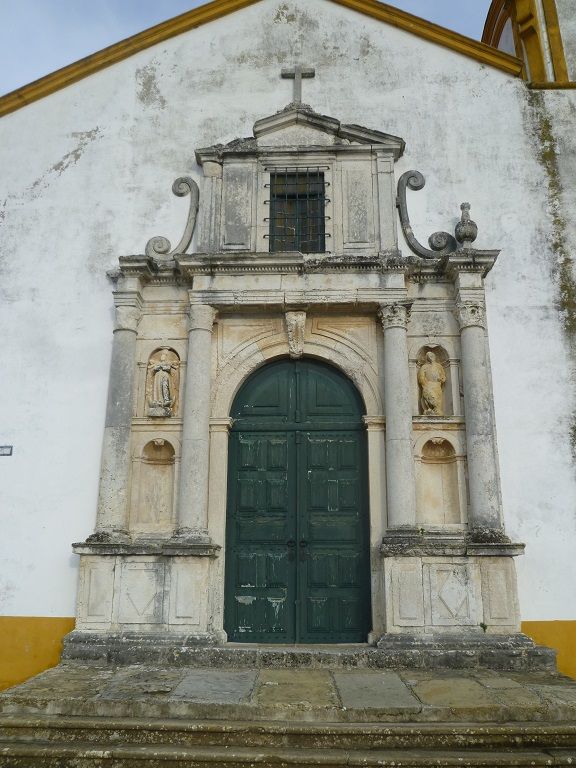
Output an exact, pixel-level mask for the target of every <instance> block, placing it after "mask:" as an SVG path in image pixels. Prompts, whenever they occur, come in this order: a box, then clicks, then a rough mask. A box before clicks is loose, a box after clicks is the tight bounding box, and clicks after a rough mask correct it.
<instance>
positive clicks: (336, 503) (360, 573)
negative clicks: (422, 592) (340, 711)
mask: <svg viewBox="0 0 576 768" xmlns="http://www.w3.org/2000/svg"><path fill="white" fill-rule="evenodd" d="M363 412H364V408H363V404H362V401H361V398H360V396H359V394H358V392H357V390H356V388H355V387H354V385H353V384H352V382H351V381H350V380H349V379H347V378H346V376H344V375H343V374H342V373H340V372H339V371H338V370H336V369H335V368H333V367H331V366H329V365H326V364H324V363H320V362H317V361H314V360H281V361H279V362H275V363H270V364H268V365H266V366H264V367H263V368H261V369H259V370H258V371H257V372H256V373H254V374H253V375H252V376H250V378H248V380H247V381H246V382H245V383H244V384H243V386H242V387H241V389H240V391H239V392H238V394H237V396H236V398H235V400H234V404H233V407H232V413H231V416H232V418H233V419H234V426H233V428H232V432H231V444H230V460H229V470H228V512H227V535H226V594H225V629H226V632H227V633H228V639H229V640H230V641H234V642H254V643H256V642H257V643H358V642H365V641H366V638H367V634H368V632H369V630H370V626H369V625H370V615H371V612H370V553H369V524H368V489H367V485H368V484H367V461H366V434H365V431H364V425H363V422H362V414H363Z"/></svg>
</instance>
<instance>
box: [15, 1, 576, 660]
mask: <svg viewBox="0 0 576 768" xmlns="http://www.w3.org/2000/svg"><path fill="white" fill-rule="evenodd" d="M228 5H230V4H229V3H228V4H226V3H213V4H210V5H209V6H204V7H203V8H200V9H198V10H197V11H192V12H190V14H185V15H184V16H183V17H180V19H181V20H182V22H181V23H182V24H188V25H189V27H187V28H186V29H182V30H180V31H179V28H178V23H177V22H178V20H174V24H173V25H172V27H169V28H170V34H168V33H167V32H166V30H167V29H168V27H166V28H165V29H164V32H163V33H162V34H163V35H164V37H163V38H162V39H160V38H158V39H157V41H156V42H155V43H154V45H152V46H150V45H149V44H147V47H143V48H142V50H140V51H138V52H137V53H134V54H133V55H132V56H130V57H129V58H124V59H123V60H122V61H118V62H116V63H114V64H113V66H110V67H108V68H106V69H99V70H98V72H95V73H94V74H91V76H90V77H87V78H84V79H82V80H81V81H79V82H77V83H76V84H72V85H69V86H68V87H67V88H65V89H63V90H57V91H55V92H54V93H52V94H51V95H47V96H46V97H45V98H43V99H41V100H38V101H36V102H35V103H33V104H30V105H29V106H26V107H25V108H24V109H19V110H17V111H12V112H11V113H10V114H6V116H5V117H4V118H3V119H2V122H1V123H0V127H1V129H2V130H4V131H5V132H6V133H5V136H6V140H5V141H4V142H3V153H5V154H4V159H3V163H4V165H5V166H6V167H7V168H8V173H7V174H6V183H7V187H6V201H5V203H4V224H5V233H6V237H5V242H6V244H7V247H6V249H5V254H6V255H5V256H4V259H3V265H2V266H3V271H4V273H3V274H4V278H3V284H4V286H5V288H4V293H5V295H4V299H5V300H4V302H3V304H4V306H5V308H6V310H7V311H6V315H5V319H6V324H7V325H6V327H7V328H8V329H9V331H8V333H7V343H8V345H9V354H8V359H10V360H17V361H21V363H20V365H21V366H23V368H22V369H24V366H25V369H26V370H27V371H29V375H27V376H26V377H24V376H22V377H20V376H18V377H14V381H13V382H12V383H10V381H9V382H8V388H9V393H10V392H11V391H12V390H11V389H10V388H11V387H15V388H16V387H17V389H18V393H16V389H15V390H14V392H12V394H8V396H7V398H6V402H16V401H18V400H19V401H20V402H21V403H22V408H21V409H16V408H9V409H8V411H7V413H8V417H9V418H7V419H5V420H4V421H5V423H6V424H9V425H12V426H11V427H10V428H9V430H8V433H7V434H8V437H7V438H6V448H5V454H6V455H5V457H3V458H2V461H3V464H4V466H3V467H2V468H3V470H5V471H6V480H5V481H3V486H4V487H5V488H6V489H7V499H8V505H9V506H8V509H9V511H10V515H9V518H10V522H9V524H8V526H7V535H6V537H5V541H4V545H3V546H4V547H6V553H5V562H6V570H5V574H4V576H3V579H4V582H3V585H4V586H3V592H2V595H3V601H4V604H5V612H6V614H7V618H6V622H7V626H8V625H9V624H10V622H12V623H13V626H15V627H17V628H18V626H20V628H21V627H23V626H24V625H23V624H22V623H20V625H18V624H17V622H18V621H19V617H23V616H27V617H30V618H29V619H28V626H27V629H28V630H29V631H30V634H31V637H32V638H33V637H34V632H35V631H37V632H38V631H39V630H38V629H36V630H35V629H34V627H35V624H34V618H35V617H36V618H37V619H38V621H40V620H43V621H45V622H48V624H47V625H46V624H45V625H44V626H45V627H46V626H51V629H50V630H49V632H50V631H51V632H52V633H53V635H54V638H55V639H56V640H59V639H60V636H61V635H62V634H63V632H62V628H63V626H64V624H63V623H62V622H65V621H66V620H67V619H66V618H64V619H62V617H71V616H73V615H74V616H75V629H74V631H73V632H72V634H70V635H68V637H67V638H66V640H65V653H66V655H68V656H69V657H81V658H98V657H108V658H109V657H110V655H111V654H112V656H113V655H114V653H115V652H116V650H117V649H120V648H122V647H125V645H126V643H127V642H130V643H131V649H132V653H134V654H135V658H145V657H147V655H149V654H151V653H154V649H158V648H159V647H161V648H168V649H173V650H174V649H176V650H179V651H181V652H184V651H185V649H186V648H187V647H192V646H195V645H198V644H209V645H226V644H230V643H264V644H270V643H272V644H316V643H321V644H327V643H338V644H339V643H369V644H378V645H379V646H380V647H381V648H388V647H402V643H403V642H405V643H410V644H412V645H414V643H416V644H417V645H418V644H420V646H421V647H422V648H425V647H426V646H427V645H430V644H434V643H438V642H440V639H441V641H442V642H443V643H445V644H446V643H447V644H448V645H452V646H454V647H457V646H458V644H460V645H462V646H463V645H464V644H466V643H473V642H474V641H475V640H479V641H482V642H484V643H486V642H487V641H489V639H490V638H493V639H494V642H495V643H497V642H498V641H499V640H501V639H502V638H503V637H504V638H508V640H509V641H510V642H511V643H514V642H516V643H518V644H519V645H518V647H524V645H522V644H523V643H524V640H523V639H522V636H521V635H520V630H521V629H524V630H525V631H528V632H529V633H530V630H532V634H533V635H534V636H535V638H536V640H538V641H543V642H548V643H550V644H552V645H554V644H556V646H557V647H558V648H559V649H560V650H561V651H562V650H563V649H564V648H565V647H566V644H568V646H569V645H570V644H573V643H574V634H571V633H572V632H573V627H574V620H575V619H576V616H575V611H576V605H575V604H574V601H571V600H570V598H567V597H566V585H567V584H570V583H571V580H572V579H573V576H574V574H573V569H574V565H573V558H572V557H571V554H570V553H571V549H572V542H573V537H574V534H575V533H576V531H575V530H574V528H575V523H574V518H573V513H572V507H573V504H572V501H573V499H574V495H575V492H576V486H575V482H574V480H575V478H574V471H573V470H574V467H573V456H572V446H571V441H572V434H573V428H572V419H573V402H574V393H573V384H572V377H571V372H572V370H573V349H572V330H573V322H574V321H573V317H572V313H573V300H572V291H573V287H572V286H573V276H572V262H571V257H570V254H571V252H572V251H571V248H572V246H573V244H574V240H575V238H576V228H575V227H574V225H573V222H572V221H571V220H570V218H569V216H568V213H567V211H569V209H570V201H571V200H572V199H573V197H574V196H575V195H576V190H575V189H574V186H573V183H572V184H570V182H569V179H570V174H571V166H570V163H573V162H574V161H573V159H571V157H570V153H571V147H572V146H573V141H574V140H573V137H572V136H571V133H570V130H569V118H570V114H571V113H572V111H573V103H574V98H573V97H572V93H571V88H570V83H572V80H571V79H570V76H572V77H575V76H576V73H575V74H572V75H570V71H569V67H570V66H571V64H570V62H571V60H570V55H569V50H570V49H569V45H568V44H567V45H566V55H565V56H564V66H565V72H566V74H567V77H565V78H564V79H563V80H562V82H560V81H559V78H561V77H563V76H562V74H561V73H560V69H558V64H557V61H558V48H557V47H556V48H554V46H553V45H551V44H549V46H548V48H546V46H545V45H544V44H543V43H542V45H541V46H540V48H539V49H538V50H539V51H540V52H541V55H542V67H543V70H542V71H543V72H544V74H545V75H546V76H547V77H548V81H547V82H545V83H542V82H540V83H536V81H535V80H534V76H533V75H528V77H530V78H531V82H532V85H533V87H532V88H528V87H527V85H526V81H525V79H523V78H522V77H521V75H522V74H524V75H525V76H526V71H527V70H528V69H530V66H532V69H533V71H534V72H536V71H537V70H536V65H537V63H538V60H537V59H536V58H534V57H535V54H534V52H533V51H532V50H531V49H530V50H529V49H528V47H526V46H525V47H524V48H521V46H522V45H523V43H522V39H523V38H522V37H521V34H520V33H521V31H522V30H523V29H525V27H522V25H521V24H520V22H519V21H518V18H519V16H518V14H519V13H520V11H521V10H522V9H521V8H520V6H521V4H520V3H519V4H518V8H515V9H511V6H510V4H493V9H492V11H493V13H492V15H493V17H494V18H493V20H492V22H491V23H492V27H493V28H492V30H491V34H492V36H493V37H494V36H497V33H498V30H500V32H501V34H502V39H503V40H504V41H506V40H507V39H508V38H506V35H505V34H504V31H505V30H506V29H507V28H508V27H507V26H506V25H509V26H510V28H511V29H512V30H517V36H516V38H514V39H515V40H516V43H517V44H518V45H519V46H520V49H519V50H515V52H516V53H519V54H521V55H522V56H524V53H522V51H525V61H524V63H523V62H522V60H521V59H519V58H516V57H515V56H513V55H510V54H508V53H505V52H499V51H497V50H496V49H494V48H488V47H487V46H483V45H481V44H476V43H473V42H472V41H468V45H467V46H466V45H465V42H466V41H465V39H464V38H462V40H459V39H456V42H454V40H453V39H452V37H451V35H452V34H453V33H446V34H444V32H446V31H444V32H443V31H442V30H440V28H436V27H434V25H428V24H426V23H424V22H419V23H418V25H417V26H416V28H414V21H413V20H412V18H411V17H408V16H407V14H402V13H401V12H395V11H393V9H390V8H389V7H387V6H382V9H380V10H379V11H378V13H380V14H381V17H379V16H378V13H376V12H374V13H372V12H369V11H370V9H371V8H372V6H373V5H374V4H370V3H352V2H350V3H334V2H331V1H330V0H313V2H306V3H303V2H301V1H300V0H290V2H279V1H278V0H261V2H255V3H246V2H244V3H241V2H238V3H236V5H237V6H238V7H237V8H234V9H231V8H228ZM232 5H234V4H232ZM496 5H498V8H496ZM500 5H501V6H502V7H501V8H500ZM224 6H226V8H225V7H224ZM368 6H370V8H369V7H368ZM548 7H549V4H548ZM232 10H233V11H234V12H233V13H232V12H231V11H232ZM372 10H374V9H372ZM512 11H514V13H516V12H518V14H517V15H516V16H514V13H513V12H512ZM562 13H563V10H562V4H561V3H559V4H558V8H557V15H556V19H557V21H558V29H563V30H565V32H566V36H567V37H569V35H568V32H569V31H570V25H569V24H566V25H565V26H564V25H562V24H561V20H562V18H563V17H562ZM202 14H204V15H205V16H206V18H204V17H203V16H202ZM211 14H212V15H211ZM387 14H392V15H391V16H387ZM548 18H549V17H548ZM494 19H495V20H494ZM489 22H490V18H489ZM402 23H404V27H403V26H402ZM168 24H170V23H168ZM410 25H412V26H410ZM195 27H197V28H195ZM414 29H416V34H415V33H414ZM549 29H550V25H548V27H547V26H546V25H543V26H541V27H538V32H539V34H540V35H541V37H542V38H543V36H544V32H546V30H549ZM488 33H490V30H488V32H487V33H486V34H488ZM550 40H552V37H550V38H549V42H550ZM490 42H492V43H497V42H498V41H497V40H495V39H493V40H491V41H490ZM536 53H538V51H537V52H536ZM535 62H536V63H535ZM555 62H556V69H554V66H555ZM572 85H573V83H572ZM539 86H541V87H539ZM9 97H10V95H9ZM9 97H6V99H8V98H9ZM40 125H41V126H42V129H41V134H42V138H43V141H42V142H40V140H39V136H40V133H39V131H40V128H39V126H40ZM32 147H33V148H34V151H31V148H32ZM64 150H66V151H64ZM174 179H176V181H174ZM171 186H172V191H173V193H174V195H175V196H174V195H172V194H171V193H170V187H171ZM177 198H182V200H181V201H180V200H178V199H177ZM463 200H468V201H469V202H463ZM472 217H473V218H474V219H476V221H477V224H476V223H475V222H474V221H473V220H472ZM439 228H441V231H436V230H438V229H439ZM444 229H447V230H450V231H444ZM431 233H432V234H431ZM167 235H169V239H168V237H167ZM428 236H429V237H428ZM172 243H174V245H172ZM7 254H11V257H8V255H7ZM131 254H136V255H131ZM106 393H107V394H106ZM17 394H18V396H17ZM19 410H20V411H21V413H20V414H19V413H18V411H19ZM10 430H11V431H10ZM102 437H103V442H102ZM9 443H10V445H9ZM10 462H12V465H10ZM11 466H15V468H14V469H13V470H11ZM32 476H33V477H34V478H35V483H34V484H33V485H32V486H31V485H30V482H29V481H30V478H31V477H32ZM26 479H27V480H26ZM71 540H74V541H75V542H76V543H75V544H74V545H73V551H74V555H73V559H71V556H70V554H69V552H67V547H68V546H69V544H70V543H71ZM24 543H25V544H26V546H23V544H24ZM524 544H526V554H524ZM517 562H518V566H519V567H518V576H517V571H516V563H517ZM52 617H54V622H53V623H52V624H51V618H52ZM58 617H60V619H62V621H61V622H60V623H57V619H58ZM39 626H40V625H38V624H37V625H36V627H39ZM70 628H72V626H70ZM44 631H45V630H44ZM495 647H496V646H495ZM572 647H573V645H572ZM118 652H119V651H118ZM568 671H569V670H568Z"/></svg>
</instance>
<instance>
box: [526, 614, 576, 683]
mask: <svg viewBox="0 0 576 768" xmlns="http://www.w3.org/2000/svg"><path fill="white" fill-rule="evenodd" d="M522 632H524V634H525V635H528V637H531V638H532V640H534V642H535V643H538V645H546V646H548V648H554V649H555V650H557V651H558V656H557V663H558V671H559V672H562V674H563V675H568V677H574V678H576V621H523V622H522Z"/></svg>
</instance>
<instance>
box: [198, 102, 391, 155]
mask: <svg viewBox="0 0 576 768" xmlns="http://www.w3.org/2000/svg"><path fill="white" fill-rule="evenodd" d="M360 146H370V147H379V148H381V149H383V150H385V151H387V152H388V153H389V154H390V155H392V156H393V157H394V160H398V158H399V157H401V156H402V154H403V152H404V147H405V143H404V140H403V139H401V138H400V137H398V136H392V135H391V134H388V133H383V132H382V131H376V130H373V129H371V128H364V127H363V126H360V125H352V124H351V125H346V124H344V123H341V122H340V121H339V120H336V119H335V118H333V117H328V116H326V115H320V114H319V113H317V112H315V111H314V110H313V109H312V108H311V107H309V106H308V105H306V104H299V103H293V104H289V105H288V106H287V107H285V108H284V109H283V110H281V111H280V112H277V113H276V114H274V115H271V116H270V117H264V118H262V119H261V120H257V121H256V123H255V124H254V136H253V137H248V138H244V139H234V140H233V141H231V142H229V143H228V144H217V145H215V146H212V147H206V148H204V149H199V150H198V151H197V152H196V159H197V161H198V163H199V164H200V165H202V164H203V163H204V162H205V161H210V160H215V159H217V158H218V159H219V158H222V156H224V155H238V154H240V155H242V154H254V153H257V152H258V151H262V150H266V149H267V148H269V147H270V148H282V147H298V148H300V147H307V148H310V147H317V148H335V149H336V148H337V149H342V148H344V147H360Z"/></svg>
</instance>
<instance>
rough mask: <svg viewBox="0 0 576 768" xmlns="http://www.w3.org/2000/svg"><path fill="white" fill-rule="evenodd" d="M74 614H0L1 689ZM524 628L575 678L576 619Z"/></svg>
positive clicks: (34, 666) (32, 669)
mask: <svg viewBox="0 0 576 768" xmlns="http://www.w3.org/2000/svg"><path fill="white" fill-rule="evenodd" d="M73 629H74V619H72V618H57V619H52V618H42V617H36V616H0V690H3V689H5V688H10V687H11V686H12V685H17V684H18V683H21V682H23V681H24V680H27V679H28V678H30V677H33V676H34V675H38V674H39V673H40V672H43V671H44V670H45V669H49V668H50V667H53V666H55V665H56V664H58V661H59V660H60V654H61V652H62V639H63V638H64V636H65V635H67V634H68V632H71V631H72V630H73ZM522 632H524V633H525V634H526V635H528V636H529V637H531V638H532V639H533V640H534V641H535V642H536V643H538V645H546V646H548V647H549V648H555V649H556V650H557V651H558V670H559V671H560V672H562V673H563V674H565V675H568V676H570V677H573V678H576V621H524V622H522Z"/></svg>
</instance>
